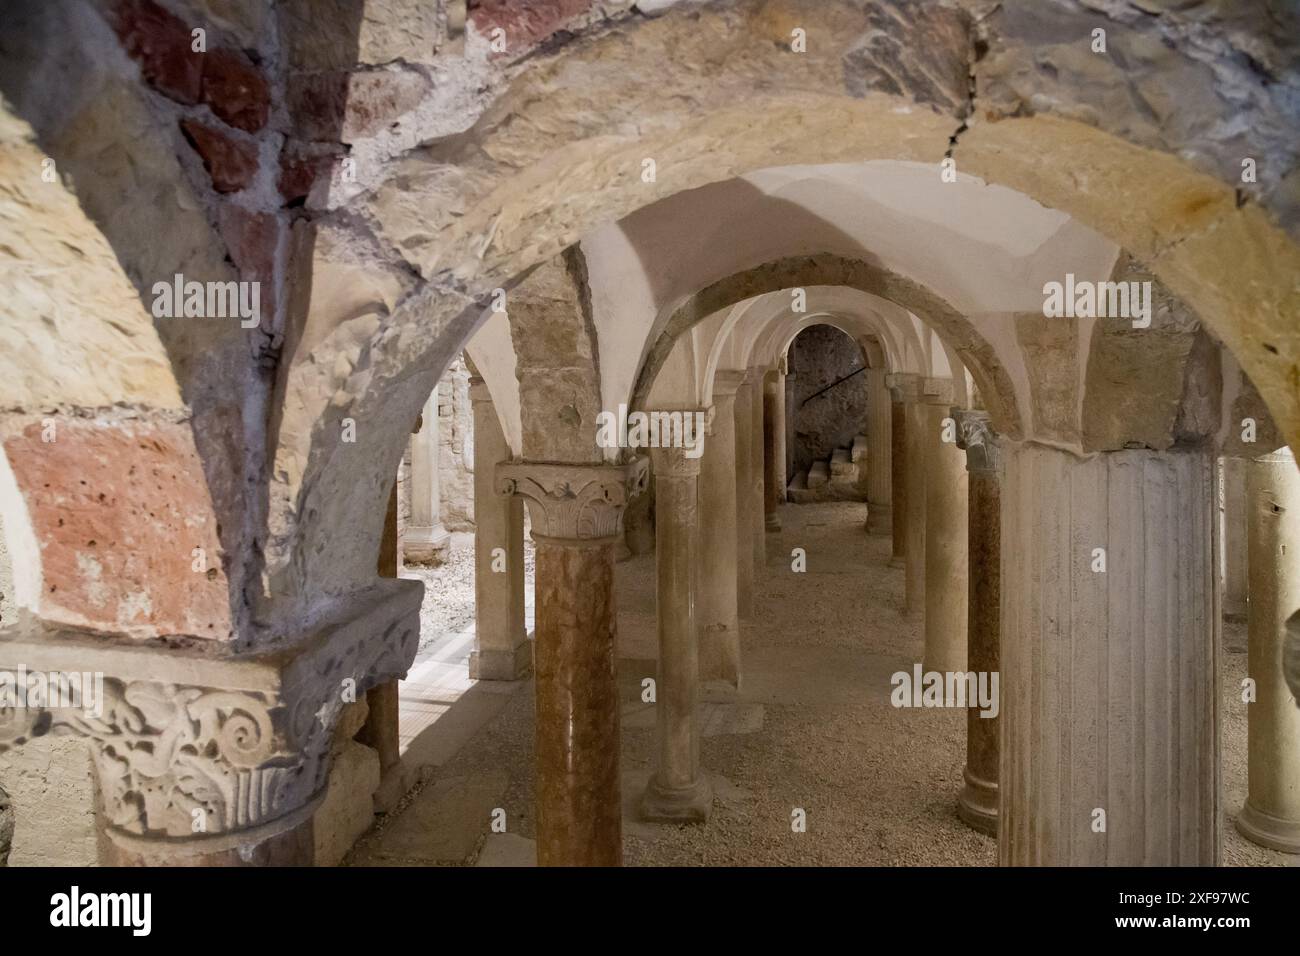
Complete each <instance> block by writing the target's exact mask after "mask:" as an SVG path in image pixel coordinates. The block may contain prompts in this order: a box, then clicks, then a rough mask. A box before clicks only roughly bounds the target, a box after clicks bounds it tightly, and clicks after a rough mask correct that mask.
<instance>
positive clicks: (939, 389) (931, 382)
mask: <svg viewBox="0 0 1300 956" xmlns="http://www.w3.org/2000/svg"><path fill="white" fill-rule="evenodd" d="M921 391H922V395H923V397H922V400H923V401H924V402H925V403H926V404H927V405H951V404H952V399H953V384H952V379H950V378H927V379H925V380H924V384H923V385H922V386H921Z"/></svg>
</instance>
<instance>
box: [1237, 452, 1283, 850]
mask: <svg viewBox="0 0 1300 956" xmlns="http://www.w3.org/2000/svg"><path fill="white" fill-rule="evenodd" d="M1247 468H1248V471H1247V479H1246V501H1247V527H1248V538H1249V542H1250V558H1249V562H1250V563H1249V567H1250V603H1249V607H1248V610H1247V612H1246V621H1247V629H1248V631H1249V633H1250V638H1249V651H1248V655H1247V656H1248V668H1249V676H1250V677H1251V679H1253V680H1254V681H1255V695H1256V696H1255V700H1254V702H1252V703H1251V704H1249V705H1248V706H1249V711H1248V715H1249V723H1248V730H1247V741H1248V744H1247V746H1248V751H1247V752H1248V758H1247V760H1248V765H1249V769H1248V775H1249V793H1248V795H1247V797H1246V803H1245V806H1243V807H1242V808H1241V812H1240V813H1239V814H1237V829H1238V830H1240V831H1241V833H1242V835H1243V836H1245V837H1246V838H1247V839H1248V840H1251V841H1253V842H1255V843H1258V844H1259V845H1260V846H1266V847H1269V848H1271V849H1274V850H1281V851H1282V852H1283V853H1300V708H1298V707H1297V706H1296V701H1295V698H1294V697H1293V696H1292V695H1291V690H1290V688H1289V687H1287V685H1286V682H1285V680H1284V679H1283V674H1282V653H1283V642H1284V640H1285V636H1286V621H1287V618H1289V617H1290V616H1291V615H1292V614H1294V613H1295V612H1296V610H1297V609H1298V608H1300V472H1297V471H1296V462H1295V458H1294V456H1293V455H1292V453H1291V450H1290V449H1289V448H1282V449H1279V450H1278V451H1276V452H1273V453H1272V454H1269V455H1264V456H1263V457H1261V458H1257V459H1255V460H1254V461H1252V462H1250V463H1249V465H1248V466H1247ZM1229 516H1230V517H1231V512H1229Z"/></svg>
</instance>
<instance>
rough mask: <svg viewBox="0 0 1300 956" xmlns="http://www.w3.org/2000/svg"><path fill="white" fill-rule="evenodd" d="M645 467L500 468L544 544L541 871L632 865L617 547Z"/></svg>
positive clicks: (539, 642) (506, 487) (505, 487)
mask: <svg viewBox="0 0 1300 956" xmlns="http://www.w3.org/2000/svg"><path fill="white" fill-rule="evenodd" d="M644 465H645V461H644V459H638V460H637V461H636V462H635V463H634V464H631V465H622V466H614V465H586V464H584V465H577V464H540V463H534V462H507V463H503V464H500V465H498V466H497V470H496V473H497V478H498V480H499V482H500V486H499V487H500V488H501V490H502V491H503V492H504V493H506V494H512V495H520V496H522V497H523V498H524V499H526V501H527V502H528V506H529V509H530V512H529V514H530V516H531V518H532V523H533V541H534V542H535V544H536V560H537V583H536V588H537V638H536V650H535V653H534V661H535V672H536V687H537V690H536V694H537V742H536V755H537V781H536V793H537V862H538V864H539V865H541V866H617V865H619V864H620V863H621V862H622V859H623V836H622V809H621V802H620V797H619V769H618V762H619V734H618V717H619V700H618V679H617V672H616V668H615V661H614V628H615V615H614V545H615V543H616V542H617V540H618V537H619V535H620V534H622V515H623V509H624V508H626V507H627V502H628V500H629V499H630V498H631V497H632V496H633V495H635V494H637V493H638V492H639V491H641V490H643V489H644V487H645V482H646V469H645V467H644Z"/></svg>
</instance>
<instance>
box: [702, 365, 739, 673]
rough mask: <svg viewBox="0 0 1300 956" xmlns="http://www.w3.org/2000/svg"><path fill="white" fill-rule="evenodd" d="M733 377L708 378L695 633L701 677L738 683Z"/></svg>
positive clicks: (717, 376) (727, 374)
mask: <svg viewBox="0 0 1300 956" xmlns="http://www.w3.org/2000/svg"><path fill="white" fill-rule="evenodd" d="M736 385H737V381H736V378H735V376H734V375H731V374H729V373H726V372H719V373H718V374H717V375H716V376H715V377H714V382H713V414H712V415H711V416H710V418H709V424H708V427H707V432H706V434H707V435H708V440H707V441H705V443H704V456H703V459H702V462H701V465H700V481H699V502H700V572H699V580H698V582H697V583H698V586H699V603H698V606H697V608H696V620H697V624H698V627H699V633H700V680H702V681H724V682H726V683H727V684H730V685H731V686H732V687H739V686H740V623H739V621H738V616H739V613H738V610H737V599H736V587H737V583H738V577H737V574H736V543H737V535H736V518H737V513H736V471H735V467H736V466H735V461H736V427H735V421H736V418H735V397H736Z"/></svg>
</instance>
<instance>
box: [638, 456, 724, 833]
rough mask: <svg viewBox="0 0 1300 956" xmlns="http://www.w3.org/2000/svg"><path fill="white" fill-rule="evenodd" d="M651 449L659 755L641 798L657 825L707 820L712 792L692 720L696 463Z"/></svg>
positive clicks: (695, 673)
mask: <svg viewBox="0 0 1300 956" xmlns="http://www.w3.org/2000/svg"><path fill="white" fill-rule="evenodd" d="M706 444H707V443H706ZM650 454H651V457H652V458H653V459H654V480H655V570H656V577H657V585H656V592H655V609H656V611H657V623H658V629H659V670H658V678H657V680H656V682H655V683H656V687H655V691H656V696H655V729H656V731H657V735H658V758H659V759H658V764H657V766H656V767H655V772H654V776H652V777H651V778H650V782H649V784H648V786H647V787H646V792H645V797H644V798H643V799H642V801H641V815H642V817H643V818H644V819H646V820H649V821H651V822H655V823H699V822H702V821H704V820H707V819H708V816H709V811H710V810H711V809H712V808H713V791H712V789H711V788H710V786H709V783H708V780H707V778H705V777H704V775H703V774H702V773H701V772H700V728H699V724H698V723H697V721H696V706H697V701H698V696H699V693H698V687H699V644H698V632H697V631H696V621H695V594H696V579H697V574H698V571H699V560H698V559H699V552H698V544H699V537H698V535H699V525H698V523H697V520H696V518H697V515H698V511H697V509H696V493H697V489H696V484H697V482H696V479H697V476H698V475H699V473H700V462H699V459H698V458H688V457H686V453H685V449H681V448H656V449H653V450H652V451H651V453H650Z"/></svg>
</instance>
